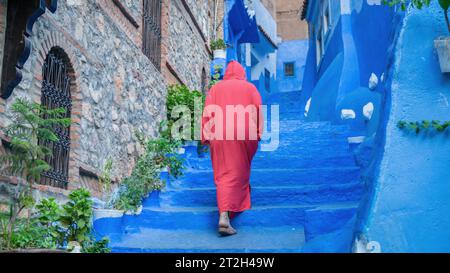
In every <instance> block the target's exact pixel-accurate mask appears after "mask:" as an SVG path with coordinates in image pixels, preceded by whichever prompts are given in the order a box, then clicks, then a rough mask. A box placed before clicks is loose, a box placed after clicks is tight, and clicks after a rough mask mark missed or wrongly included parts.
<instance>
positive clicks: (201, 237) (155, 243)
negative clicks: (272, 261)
mask: <svg viewBox="0 0 450 273" xmlns="http://www.w3.org/2000/svg"><path fill="white" fill-rule="evenodd" d="M304 241H305V235H304V231H303V228H302V227H292V226H281V227H277V228H249V227H246V228H241V229H240V230H239V231H238V234H237V235H235V236H231V237H219V236H218V235H217V231H216V230H215V229H211V230H209V229H207V230H182V229H181V230H180V229H174V230H164V229H155V228H142V229H141V231H140V232H139V233H135V234H133V233H131V234H124V235H123V236H122V238H120V240H115V241H114V242H112V243H111V244H110V247H111V248H112V250H113V252H122V253H129V252H131V253H155V252H158V253H159V252H161V253H164V252H170V253H180V252H181V253H182V252H199V253H202V252H208V253H209V252H218V253H228V252H243V253H245V252H250V253H254V252H300V251H301V249H302V247H303V245H304Z"/></svg>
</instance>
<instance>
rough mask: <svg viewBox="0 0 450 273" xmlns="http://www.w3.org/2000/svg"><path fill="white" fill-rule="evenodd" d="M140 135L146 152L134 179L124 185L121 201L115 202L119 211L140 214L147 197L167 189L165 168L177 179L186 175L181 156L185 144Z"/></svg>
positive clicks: (129, 178) (141, 157)
mask: <svg viewBox="0 0 450 273" xmlns="http://www.w3.org/2000/svg"><path fill="white" fill-rule="evenodd" d="M164 134H167V133H163V135H164ZM136 136H137V138H138V140H139V141H140V142H141V145H142V146H143V147H145V152H144V153H143V154H142V155H141V156H140V157H139V158H138V160H137V162H136V165H135V166H134V168H133V171H132V173H131V176H129V177H127V178H125V179H124V180H123V181H122V183H121V186H120V190H119V198H118V199H117V200H115V202H114V208H116V209H119V210H126V211H136V210H137V209H138V208H139V206H141V204H142V199H143V197H145V196H146V195H148V194H149V193H151V192H152V191H153V190H160V189H162V188H163V187H164V186H165V181H163V180H161V178H160V172H161V170H162V169H165V168H167V169H168V171H169V173H170V175H171V176H173V177H179V176H180V175H182V169H183V161H182V159H181V158H180V157H179V156H178V154H177V150H178V149H179V148H180V147H181V141H176V140H173V139H170V138H166V137H160V138H158V139H150V140H147V139H145V137H144V136H143V135H142V134H140V133H137V134H136Z"/></svg>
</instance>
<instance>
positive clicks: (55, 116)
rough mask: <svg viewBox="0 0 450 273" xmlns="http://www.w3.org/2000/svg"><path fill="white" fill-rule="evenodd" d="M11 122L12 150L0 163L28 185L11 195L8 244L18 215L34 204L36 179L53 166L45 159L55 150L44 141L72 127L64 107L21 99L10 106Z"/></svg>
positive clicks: (3, 156) (4, 168)
mask: <svg viewBox="0 0 450 273" xmlns="http://www.w3.org/2000/svg"><path fill="white" fill-rule="evenodd" d="M11 111H12V114H13V118H12V123H11V125H9V126H8V127H7V128H6V129H5V134H6V136H7V137H8V138H9V139H10V144H9V148H10V149H9V150H10V151H9V152H8V153H6V154H4V155H1V156H0V163H1V164H2V165H3V166H4V167H3V170H4V171H5V172H6V174H8V175H12V176H20V177H22V178H24V179H25V180H26V181H27V182H28V184H27V187H23V186H22V185H18V186H17V191H16V192H15V193H14V194H13V195H11V201H10V214H9V222H8V227H7V232H6V233H3V235H4V236H6V237H4V239H5V238H6V242H7V247H10V245H11V243H12V240H13V232H14V230H15V222H16V220H17V218H18V216H19V214H20V213H21V212H22V211H23V210H24V209H26V208H31V207H33V206H34V200H33V197H32V196H31V187H32V184H33V182H37V181H39V180H40V177H41V175H42V173H43V172H45V171H48V170H49V169H50V166H49V165H48V164H47V162H46V161H45V159H46V158H49V157H51V156H52V151H51V150H50V149H49V148H47V147H45V146H43V145H41V143H48V142H57V141H58V137H57V136H56V134H55V132H54V130H55V128H66V127H69V126H70V122H71V121H70V119H68V118H66V112H65V109H64V108H57V109H48V108H46V107H43V106H41V105H40V104H38V103H32V102H30V101H27V100H25V99H21V98H18V99H17V100H16V101H15V102H14V103H13V104H12V106H11Z"/></svg>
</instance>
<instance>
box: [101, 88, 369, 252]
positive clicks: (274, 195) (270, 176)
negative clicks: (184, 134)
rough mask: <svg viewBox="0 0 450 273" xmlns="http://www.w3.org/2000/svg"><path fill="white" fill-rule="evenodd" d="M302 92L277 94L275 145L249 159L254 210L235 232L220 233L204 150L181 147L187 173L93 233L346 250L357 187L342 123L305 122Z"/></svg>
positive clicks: (133, 245)
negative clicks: (277, 138) (134, 210)
mask: <svg viewBox="0 0 450 273" xmlns="http://www.w3.org/2000/svg"><path fill="white" fill-rule="evenodd" d="M299 97H300V92H289V93H282V94H275V95H273V96H272V97H271V98H270V99H269V100H270V101H269V102H268V103H278V104H280V145H279V148H278V149H277V150H276V151H273V152H264V151H258V153H257V155H256V156H255V159H254V161H253V167H252V175H251V185H252V206H253V208H252V210H250V211H246V212H244V213H242V214H240V215H238V216H237V217H236V218H235V219H234V220H233V226H234V227H235V228H236V229H237V230H238V234H237V235H235V236H232V237H219V236H218V234H217V227H216V225H217V222H218V212H217V208H216V193H215V187H214V182H213V172H212V168H211V161H210V159H209V155H206V156H205V157H198V156H197V153H196V151H195V149H193V148H189V147H187V148H186V153H185V156H186V159H187V160H186V162H187V165H188V168H187V170H186V172H185V175H184V176H183V177H181V178H180V179H178V180H176V181H170V182H169V183H168V185H167V188H166V189H165V190H163V191H162V192H160V193H153V194H152V196H150V197H149V198H148V199H147V200H145V202H144V208H143V211H142V213H141V214H140V215H138V216H124V217H122V218H103V219H99V220H97V221H96V222H95V225H94V226H95V229H96V231H97V233H98V235H99V236H100V237H101V236H108V237H109V238H110V240H111V244H110V246H111V247H112V249H113V252H225V253H228V252H349V251H351V241H352V235H353V226H354V222H355V218H356V216H355V215H356V211H357V208H358V206H359V203H360V200H361V198H362V194H363V190H364V189H363V184H362V183H361V182H360V179H359V175H360V169H359V168H358V167H357V166H356V165H355V161H354V158H353V156H352V153H351V151H350V149H349V145H348V142H347V137H348V131H347V128H346V127H345V126H341V125H332V124H331V123H328V122H305V121H303V120H302V118H301V117H302V116H303V112H302V111H300V110H299V107H298V105H297V103H298V101H299Z"/></svg>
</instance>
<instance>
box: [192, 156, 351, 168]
mask: <svg viewBox="0 0 450 273" xmlns="http://www.w3.org/2000/svg"><path fill="white" fill-rule="evenodd" d="M267 164H270V166H271V167H272V168H292V169H300V168H325V167H328V168H329V167H339V166H342V165H343V164H346V165H347V166H356V165H355V159H354V157H353V156H352V155H349V154H347V155H342V156H332V157H330V158H322V157H321V158H314V157H312V156H311V155H309V154H308V153H304V156H303V155H298V156H295V155H292V156H279V157H273V158H270V159H267V158H264V157H255V159H254V160H253V162H252V167H253V168H254V169H256V168H264V167H266V166H267ZM187 166H189V168H192V169H197V170H207V169H211V161H210V160H208V159H206V158H205V159H203V158H202V159H199V160H190V161H189V162H188V163H187Z"/></svg>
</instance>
